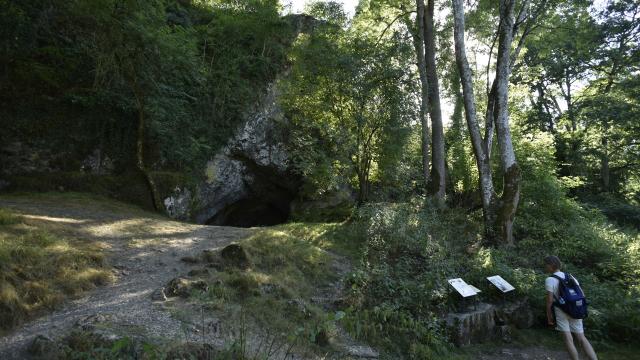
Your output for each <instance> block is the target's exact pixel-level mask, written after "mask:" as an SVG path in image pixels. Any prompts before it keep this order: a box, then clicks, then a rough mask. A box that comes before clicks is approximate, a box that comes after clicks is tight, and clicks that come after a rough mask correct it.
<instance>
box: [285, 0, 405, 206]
mask: <svg viewBox="0 0 640 360" xmlns="http://www.w3.org/2000/svg"><path fill="white" fill-rule="evenodd" d="M316 5H317V6H320V5H318V4H316ZM316 5H314V6H316ZM317 6H316V7H317ZM333 12H334V11H331V13H333ZM336 21H337V20H336ZM409 51H410V47H408V46H407V44H406V43H404V42H401V41H395V42H388V43H376V42H375V41H374V39H371V38H368V37H366V36H363V35H360V34H358V33H355V32H352V31H348V30H343V29H341V28H340V27H336V26H333V25H331V24H329V25H325V26H322V27H320V28H319V29H317V30H316V31H315V33H314V34H312V35H309V36H303V37H301V38H299V39H298V41H297V43H296V46H295V47H294V49H293V51H292V54H291V57H292V61H293V64H294V65H293V69H292V72H291V75H290V77H289V79H287V81H286V82H283V84H282V85H283V89H284V94H283V99H282V104H283V105H284V107H285V110H286V113H287V115H288V117H289V118H290V119H291V135H290V139H291V141H290V152H291V154H292V158H293V162H294V166H295V167H296V169H297V170H298V172H299V173H300V174H301V175H303V176H304V177H305V179H306V180H307V187H306V188H304V189H303V190H304V193H305V195H307V196H310V197H314V196H315V195H318V194H322V193H324V192H326V191H328V190H332V189H337V188H338V187H339V185H341V184H344V183H345V182H349V183H352V184H353V185H355V187H356V188H357V189H358V192H359V201H360V202H362V201H365V200H366V199H367V197H368V195H369V188H370V183H371V181H372V180H375V179H379V180H380V181H385V180H388V179H390V176H389V175H391V173H392V171H393V169H395V168H396V164H397V162H398V160H399V159H400V157H401V153H402V150H403V146H404V144H405V143H406V139H407V136H408V134H409V131H408V130H409V129H408V125H409V121H410V120H411V119H412V117H413V115H414V111H415V109H413V108H412V107H410V106H408V104H409V101H410V96H411V90H412V87H413V86H414V85H415V84H412V83H411V81H410V80H409V76H410V74H408V73H407V71H406V69H407V67H408V64H409V61H410V57H409V55H410V53H409Z"/></svg>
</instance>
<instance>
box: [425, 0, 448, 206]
mask: <svg viewBox="0 0 640 360" xmlns="http://www.w3.org/2000/svg"><path fill="white" fill-rule="evenodd" d="M434 6H435V0H428V1H427V8H426V12H425V17H424V28H425V37H424V45H425V59H426V66H427V83H428V86H429V115H430V117H431V139H432V140H431V146H432V151H431V156H432V157H431V159H432V161H431V164H432V165H431V166H432V169H431V185H432V192H433V194H434V195H435V196H436V198H438V199H439V200H440V201H443V200H444V195H445V189H446V183H445V177H446V171H445V169H446V165H445V149H444V128H443V125H442V111H441V108H440V85H439V83H438V71H437V69H436V34H435V24H434V20H433V18H434V13H435V9H434Z"/></svg>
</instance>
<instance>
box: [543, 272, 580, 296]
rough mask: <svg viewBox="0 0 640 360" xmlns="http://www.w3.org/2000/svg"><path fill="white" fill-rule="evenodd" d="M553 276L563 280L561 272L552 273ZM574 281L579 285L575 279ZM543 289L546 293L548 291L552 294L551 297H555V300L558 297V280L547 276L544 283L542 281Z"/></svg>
mask: <svg viewBox="0 0 640 360" xmlns="http://www.w3.org/2000/svg"><path fill="white" fill-rule="evenodd" d="M553 275H556V276H558V277H560V278H561V279H564V278H565V277H564V273H563V272H562V271H556V272H555V273H553ZM573 279H574V280H575V281H576V284H578V285H580V283H579V282H578V280H576V278H573ZM544 288H545V289H546V290H547V291H550V292H552V293H553V295H555V297H556V298H557V297H558V296H560V290H559V288H560V280H558V279H556V278H554V277H551V276H549V277H548V278H547V279H546V280H545V281H544Z"/></svg>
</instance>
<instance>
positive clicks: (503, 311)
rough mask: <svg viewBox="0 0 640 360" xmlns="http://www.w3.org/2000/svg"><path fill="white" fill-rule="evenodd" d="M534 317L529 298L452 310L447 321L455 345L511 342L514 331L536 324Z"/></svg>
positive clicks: (479, 304)
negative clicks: (460, 310) (495, 341)
mask: <svg viewBox="0 0 640 360" xmlns="http://www.w3.org/2000/svg"><path fill="white" fill-rule="evenodd" d="M533 322H534V316H533V313H532V311H531V308H530V307H529V304H528V302H527V301H526V300H523V301H517V302H506V303H503V304H499V305H493V304H486V303H478V304H476V306H474V307H473V308H472V309H467V310H466V311H462V312H456V313H450V314H448V315H447V318H446V323H447V328H448V329H449V333H450V335H451V339H452V341H453V343H454V344H456V346H467V345H471V344H478V343H483V342H486V341H490V340H501V341H505V342H509V341H510V340H511V335H512V332H513V331H515V330H516V329H525V328H529V327H531V326H533Z"/></svg>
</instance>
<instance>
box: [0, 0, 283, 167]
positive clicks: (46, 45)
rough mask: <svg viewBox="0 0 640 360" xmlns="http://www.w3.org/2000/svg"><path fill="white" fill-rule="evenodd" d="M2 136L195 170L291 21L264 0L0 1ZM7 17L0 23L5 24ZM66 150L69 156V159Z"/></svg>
mask: <svg viewBox="0 0 640 360" xmlns="http://www.w3.org/2000/svg"><path fill="white" fill-rule="evenodd" d="M0 8H1V9H2V15H1V16H2V19H3V20H6V22H5V21H2V23H3V29H2V30H1V31H2V32H1V33H0V41H1V43H2V48H3V49H5V51H3V54H2V55H1V56H0V69H2V70H0V76H1V78H2V81H0V103H2V110H1V111H0V112H1V115H0V119H2V120H1V124H2V127H3V129H6V130H7V131H3V132H2V134H0V139H1V140H2V141H22V142H25V143H28V144H39V145H42V146H43V147H46V148H47V149H48V150H49V151H51V152H53V153H55V154H64V155H65V156H64V158H65V160H64V163H63V164H60V167H61V170H77V169H78V166H77V163H78V162H79V161H81V160H82V159H84V158H85V157H86V156H87V155H88V154H90V153H92V152H93V151H94V150H95V149H96V148H98V149H100V150H101V151H102V153H103V154H105V155H107V156H109V157H110V158H111V159H112V160H113V161H114V163H115V165H116V170H117V171H123V170H126V169H130V168H131V165H132V164H133V161H134V159H133V158H134V156H133V155H134V154H135V139H136V136H137V135H138V131H139V129H138V128H137V121H138V119H139V117H140V116H145V117H146V119H145V120H146V125H145V128H144V129H143V130H145V131H144V140H145V142H146V143H147V145H146V147H145V152H146V153H147V156H146V157H147V159H148V163H149V164H150V165H153V166H151V167H152V168H156V169H157V168H162V169H164V170H167V169H170V170H180V171H185V172H192V173H193V172H194V171H196V170H197V175H200V169H201V167H202V164H203V162H204V161H206V160H207V159H208V157H209V156H210V154H211V153H212V152H214V151H215V150H216V149H218V148H219V147H220V146H222V145H223V144H224V143H225V141H226V140H227V138H228V137H229V135H230V133H231V131H233V130H234V129H235V127H236V126H237V124H238V122H239V121H241V120H242V119H243V116H245V113H246V112H247V111H248V110H250V106H251V105H252V104H253V103H255V102H256V100H257V99H258V98H259V97H260V96H261V95H262V92H263V90H264V88H265V87H266V85H267V84H268V83H269V82H272V81H273V80H274V79H275V77H276V74H278V73H279V72H281V71H282V69H283V67H284V65H285V64H286V57H285V54H286V49H287V48H288V46H289V44H290V42H291V41H292V27H291V25H290V24H289V23H288V22H287V21H286V19H283V18H281V17H280V15H279V13H278V10H279V4H278V3H277V1H272V0H264V1H263V0H253V1H246V2H242V3H238V2H235V1H225V0H220V1H213V2H194V3H191V2H184V1H170V0H167V1H165V0H153V1H133V0H126V1H120V0H118V1H115V0H96V1H60V0H38V1H31V2H26V3H25V2H12V1H2V2H0ZM5 25H6V26H5ZM72 160H76V161H75V162H73V161H72Z"/></svg>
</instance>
